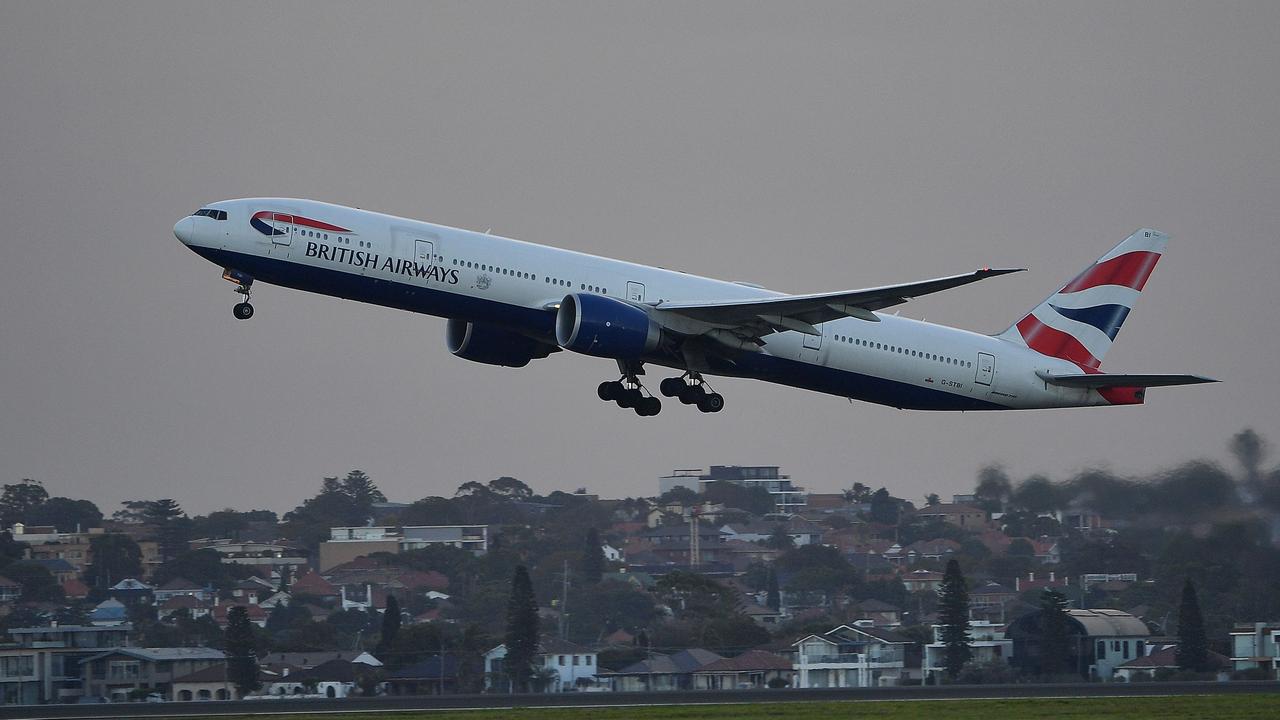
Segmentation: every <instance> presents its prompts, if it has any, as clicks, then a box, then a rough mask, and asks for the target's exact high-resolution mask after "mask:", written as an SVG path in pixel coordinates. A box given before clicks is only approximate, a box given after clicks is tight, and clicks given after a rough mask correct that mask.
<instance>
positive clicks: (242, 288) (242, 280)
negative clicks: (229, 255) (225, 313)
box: [222, 268, 253, 320]
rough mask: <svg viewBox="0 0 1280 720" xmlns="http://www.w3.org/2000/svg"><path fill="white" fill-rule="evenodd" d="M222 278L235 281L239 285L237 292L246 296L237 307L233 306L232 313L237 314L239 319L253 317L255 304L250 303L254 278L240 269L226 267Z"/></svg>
mask: <svg viewBox="0 0 1280 720" xmlns="http://www.w3.org/2000/svg"><path fill="white" fill-rule="evenodd" d="M222 279H223V280H226V281H228V282H233V283H235V284H236V285H237V287H236V292H237V293H239V294H241V295H243V296H244V301H243V302H238V303H236V304H235V307H233V308H231V314H232V315H235V316H236V319H237V320H248V319H249V318H251V317H253V306H252V305H250V304H249V296H250V295H251V294H252V290H251V288H252V287H253V278H252V277H250V276H248V275H246V274H244V273H242V272H240V271H239V270H233V269H231V268H226V269H224V270H223V271H222Z"/></svg>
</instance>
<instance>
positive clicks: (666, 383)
mask: <svg viewBox="0 0 1280 720" xmlns="http://www.w3.org/2000/svg"><path fill="white" fill-rule="evenodd" d="M684 388H685V384H684V380H681V379H680V378H667V379H665V380H663V381H662V382H660V383H658V392H660V393H662V396H663V397H676V396H678V395H679V394H680V391H681V390H683V389H684Z"/></svg>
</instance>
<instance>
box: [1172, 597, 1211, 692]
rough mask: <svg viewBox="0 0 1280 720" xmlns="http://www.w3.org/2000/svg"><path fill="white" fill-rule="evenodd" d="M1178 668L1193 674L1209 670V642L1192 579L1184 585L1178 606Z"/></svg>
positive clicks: (1176, 654)
mask: <svg viewBox="0 0 1280 720" xmlns="http://www.w3.org/2000/svg"><path fill="white" fill-rule="evenodd" d="M1175 656H1176V657H1177V659H1178V667H1179V668H1182V669H1183V670H1191V671H1192V672H1205V671H1206V670H1208V669H1209V641H1208V639H1207V638H1206V637H1205V631H1204V617H1203V616H1202V615H1201V614H1200V600H1199V598H1198V597H1196V586H1195V585H1194V584H1192V582H1191V578H1187V581H1186V582H1185V583H1184V584H1183V585H1182V603H1181V604H1180V605H1179V606H1178V649H1177V651H1176V653H1175Z"/></svg>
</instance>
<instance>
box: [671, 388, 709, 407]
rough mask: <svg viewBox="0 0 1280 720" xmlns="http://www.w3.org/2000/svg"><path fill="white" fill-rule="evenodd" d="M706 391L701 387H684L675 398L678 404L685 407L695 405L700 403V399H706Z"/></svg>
mask: <svg viewBox="0 0 1280 720" xmlns="http://www.w3.org/2000/svg"><path fill="white" fill-rule="evenodd" d="M706 394H707V391H706V390H703V389H702V386H701V385H686V386H684V387H683V388H681V389H680V392H679V393H677V396H678V397H679V398H680V402H682V403H684V404H685V405H697V404H698V403H699V402H702V398H704V397H706Z"/></svg>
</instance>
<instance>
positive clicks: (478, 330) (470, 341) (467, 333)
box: [444, 319, 559, 367]
mask: <svg viewBox="0 0 1280 720" xmlns="http://www.w3.org/2000/svg"><path fill="white" fill-rule="evenodd" d="M444 340H445V344H447V345H448V346H449V352H451V353H453V354H454V355H457V356H458V357H460V358H462V359H463V360H471V361H473V362H478V363H485V364H486V365H502V366H505V367H524V366H525V365H528V364H529V361H530V360H537V359H539V358H544V357H546V356H548V355H550V354H551V353H553V352H556V351H557V350H559V348H557V347H555V346H554V345H548V344H546V343H541V342H538V341H537V340H534V339H533V338H531V337H526V336H524V335H521V334H520V333H515V332H511V331H510V330H506V329H503V328H500V327H497V326H495V325H486V324H483V323H473V322H467V321H466V320H454V319H450V320H449V324H448V326H447V327H446V328H445V331H444Z"/></svg>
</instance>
